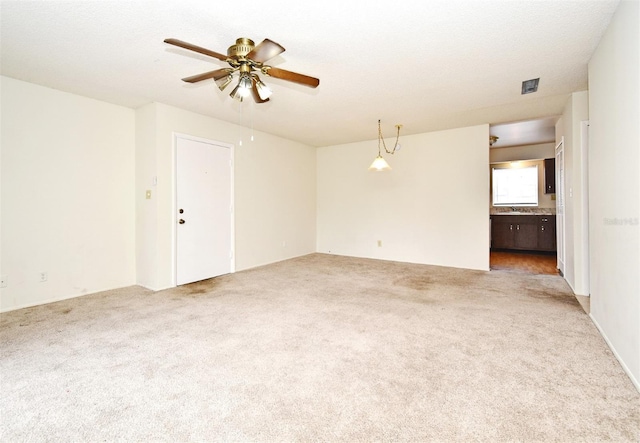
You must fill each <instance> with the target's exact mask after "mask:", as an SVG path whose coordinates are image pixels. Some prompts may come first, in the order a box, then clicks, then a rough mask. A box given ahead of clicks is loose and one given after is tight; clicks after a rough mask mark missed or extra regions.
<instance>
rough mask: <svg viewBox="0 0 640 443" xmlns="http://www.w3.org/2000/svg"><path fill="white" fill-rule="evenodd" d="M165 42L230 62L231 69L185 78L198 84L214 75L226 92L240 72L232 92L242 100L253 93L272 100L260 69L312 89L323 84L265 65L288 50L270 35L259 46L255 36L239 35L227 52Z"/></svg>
mask: <svg viewBox="0 0 640 443" xmlns="http://www.w3.org/2000/svg"><path fill="white" fill-rule="evenodd" d="M164 42H165V43H169V44H170V45H174V46H179V47H181V48H184V49H188V50H190V51H194V52H198V53H200V54H204V55H208V56H210V57H213V58H217V59H218V60H221V61H223V62H227V63H228V64H229V66H230V68H221V69H216V70H214V71H209V72H205V73H202V74H197V75H192V76H191V77H185V78H183V79H182V80H183V81H185V82H188V83H196V82H199V81H202V80H207V79H210V78H212V79H213V80H214V81H215V82H216V84H217V85H218V87H219V88H220V90H221V91H223V90H224V89H225V88H226V87H227V86H228V85H229V84H230V83H231V82H232V81H233V74H234V73H235V72H238V73H239V75H238V83H237V85H236V87H235V88H234V89H233V91H231V94H229V95H231V97H232V98H234V99H236V100H239V101H243V100H244V99H245V98H246V97H248V96H249V95H253V98H254V100H255V101H256V102H257V103H265V102H267V101H269V97H270V96H271V93H272V91H271V89H270V88H269V87H268V86H267V85H265V84H264V83H263V82H262V80H260V77H259V76H258V74H257V73H256V72H261V73H262V74H264V75H267V76H270V77H275V78H280V79H282V80H287V81H290V82H294V83H299V84H301V85H305V86H310V87H312V88H315V87H317V86H318V85H319V84H320V80H318V79H317V78H315V77H310V76H308V75H304V74H298V73H296V72H291V71H287V70H285V69H280V68H274V67H273V66H268V65H265V64H264V62H266V61H267V60H270V59H272V58H273V57H275V56H277V55H279V54H282V53H283V52H284V51H285V49H284V48H283V47H282V46H280V45H279V44H278V43H276V42H274V41H272V40H269V39H268V38H267V39H264V40H263V41H262V43H260V44H259V45H258V46H256V45H255V43H254V42H253V40H251V39H248V38H239V39H237V40H236V44H235V45H232V46H230V47H229V49H227V55H223V54H220V53H218V52H215V51H211V50H209V49H206V48H202V47H200V46H196V45H192V44H191V43H187V42H183V41H182V40H177V39H175V38H168V39H166V40H165V41H164Z"/></svg>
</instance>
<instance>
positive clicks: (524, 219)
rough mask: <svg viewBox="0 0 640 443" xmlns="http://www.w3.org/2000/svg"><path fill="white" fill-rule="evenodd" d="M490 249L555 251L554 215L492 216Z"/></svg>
mask: <svg viewBox="0 0 640 443" xmlns="http://www.w3.org/2000/svg"><path fill="white" fill-rule="evenodd" d="M491 248H493V249H518V250H527V251H555V250H556V216H555V215H492V216H491Z"/></svg>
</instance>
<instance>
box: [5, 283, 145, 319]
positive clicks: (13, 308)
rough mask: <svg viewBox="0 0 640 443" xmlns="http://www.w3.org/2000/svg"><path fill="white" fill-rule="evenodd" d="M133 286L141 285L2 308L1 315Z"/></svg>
mask: <svg viewBox="0 0 640 443" xmlns="http://www.w3.org/2000/svg"><path fill="white" fill-rule="evenodd" d="M133 286H140V285H129V286H120V287H117V288H107V289H100V290H98V291H91V292H86V293H84V294H74V295H65V296H63V297H54V298H48V299H46V300H41V301H37V302H34V303H26V304H23V305H17V306H11V307H9V308H0V313H4V312H11V311H17V310H19V309H26V308H33V307H34V306H42V305H48V304H50V303H57V302H59V301H65V300H70V299H72V298H78V297H84V296H86V295H93V294H98V293H100V292H106V291H113V290H116V289H124V288H130V287H133ZM141 287H143V286H141Z"/></svg>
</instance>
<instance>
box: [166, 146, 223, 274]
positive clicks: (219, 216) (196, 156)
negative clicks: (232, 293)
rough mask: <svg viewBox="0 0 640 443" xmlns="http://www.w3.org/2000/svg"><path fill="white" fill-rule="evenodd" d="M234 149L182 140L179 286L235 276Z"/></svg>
mask: <svg viewBox="0 0 640 443" xmlns="http://www.w3.org/2000/svg"><path fill="white" fill-rule="evenodd" d="M231 183H232V175H231V148H230V147H229V146H220V145H217V144H215V143H214V142H207V141H202V140H194V139H191V138H185V137H182V136H177V137H176V210H177V214H176V223H177V225H176V284H178V285H183V284H186V283H191V282H194V281H199V280H204V279H207V278H212V277H215V276H218V275H222V274H228V273H229V272H231V252H232V250H231V244H232V243H231V235H232V217H231V190H232V188H231Z"/></svg>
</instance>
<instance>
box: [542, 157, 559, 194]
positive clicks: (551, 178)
mask: <svg viewBox="0 0 640 443" xmlns="http://www.w3.org/2000/svg"><path fill="white" fill-rule="evenodd" d="M544 193H545V194H555V193H556V159H555V158H545V159H544Z"/></svg>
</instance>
